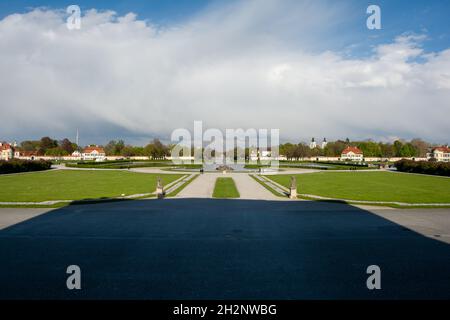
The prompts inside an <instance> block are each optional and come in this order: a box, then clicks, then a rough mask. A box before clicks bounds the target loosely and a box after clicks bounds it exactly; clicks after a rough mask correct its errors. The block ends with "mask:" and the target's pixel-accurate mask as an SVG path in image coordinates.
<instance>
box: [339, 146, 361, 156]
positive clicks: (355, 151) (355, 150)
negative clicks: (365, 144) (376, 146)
mask: <svg viewBox="0 0 450 320" xmlns="http://www.w3.org/2000/svg"><path fill="white" fill-rule="evenodd" d="M350 152H353V153H355V154H363V152H362V151H361V150H360V149H359V148H357V147H352V146H348V147H347V148H345V149H344V151H342V154H347V153H350Z"/></svg>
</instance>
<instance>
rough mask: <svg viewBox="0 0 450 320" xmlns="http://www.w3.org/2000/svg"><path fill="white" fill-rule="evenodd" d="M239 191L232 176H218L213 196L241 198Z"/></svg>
mask: <svg viewBox="0 0 450 320" xmlns="http://www.w3.org/2000/svg"><path fill="white" fill-rule="evenodd" d="M239 197H240V195H239V191H238V190H237V188H236V185H235V184H234V180H233V179H232V178H217V180H216V185H215V186H214V192H213V198H239Z"/></svg>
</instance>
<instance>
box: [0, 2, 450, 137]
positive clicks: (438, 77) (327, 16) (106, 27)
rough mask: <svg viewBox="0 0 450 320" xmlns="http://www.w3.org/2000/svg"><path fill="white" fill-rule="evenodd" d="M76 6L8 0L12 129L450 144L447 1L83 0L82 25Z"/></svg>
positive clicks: (1, 46) (2, 43)
mask: <svg viewBox="0 0 450 320" xmlns="http://www.w3.org/2000/svg"><path fill="white" fill-rule="evenodd" d="M74 3H76V1H75V2H74ZM69 4H73V3H64V2H63V1H31V0H30V1H25V0H18V1H2V2H1V4H0V74H1V76H0V111H1V119H2V123H1V125H0V140H17V141H20V140H23V139H37V138H40V137H41V136H44V135H50V136H52V137H55V138H64V137H68V138H70V139H74V138H75V132H76V129H77V128H79V131H80V137H81V141H80V142H81V143H82V144H88V143H105V142H107V141H108V140H111V139H118V138H123V139H125V140H126V141H127V142H130V143H135V144H144V143H146V142H147V141H148V140H150V139H151V138H153V137H159V138H162V139H163V140H168V139H169V138H170V134H171V132H172V131H173V130H174V129H176V128H187V129H190V130H191V129H192V127H193V121H194V120H202V121H203V122H204V126H205V127H210V128H221V129H224V128H244V129H247V128H268V129H270V128H279V129H280V135H281V138H282V140H284V141H286V140H290V141H293V142H297V141H307V140H309V139H310V138H311V137H313V136H314V137H316V138H317V139H322V138H323V137H327V138H328V139H330V140H332V139H336V138H344V139H345V138H346V137H349V138H350V139H368V138H372V139H375V140H392V139H395V138H397V137H400V138H405V139H410V138H414V137H422V138H424V139H427V140H430V141H432V142H436V143H448V142H450V125H449V122H448V121H449V120H448V119H449V114H450V25H449V24H448V15H449V13H450V2H449V1H417V2H416V1H402V0H398V1H390V2H389V1H378V2H377V3H376V2H370V3H369V2H366V1H317V0H313V1H301V0H286V1H280V0H276V1H275V0H273V1H272V0H248V1H201V0H196V1H170V3H169V1H157V0H154V1H78V3H77V4H78V5H79V6H80V7H81V10H82V19H81V29H80V30H69V29H68V28H67V26H66V19H67V17H68V14H67V13H66V6H67V5H69ZM369 4H378V5H380V7H381V13H382V29H381V30H368V29H367V27H366V19H367V17H368V15H367V14H366V8H367V6H368V5H369Z"/></svg>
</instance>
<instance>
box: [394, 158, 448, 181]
mask: <svg viewBox="0 0 450 320" xmlns="http://www.w3.org/2000/svg"><path fill="white" fill-rule="evenodd" d="M395 167H396V168H397V170H398V171H401V172H410V173H423V174H432V175H437V176H447V177H450V162H431V161H412V160H406V159H402V160H399V161H397V162H396V163H395Z"/></svg>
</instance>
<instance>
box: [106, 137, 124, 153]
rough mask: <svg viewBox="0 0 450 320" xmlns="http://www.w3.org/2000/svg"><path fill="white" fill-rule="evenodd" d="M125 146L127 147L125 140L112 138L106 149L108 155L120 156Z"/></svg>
mask: <svg viewBox="0 0 450 320" xmlns="http://www.w3.org/2000/svg"><path fill="white" fill-rule="evenodd" d="M123 148H125V142H124V141H123V140H118V141H116V140H111V141H110V142H108V144H107V145H106V146H105V148H104V149H105V153H106V155H108V156H120V155H121V154H122V150H123Z"/></svg>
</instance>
